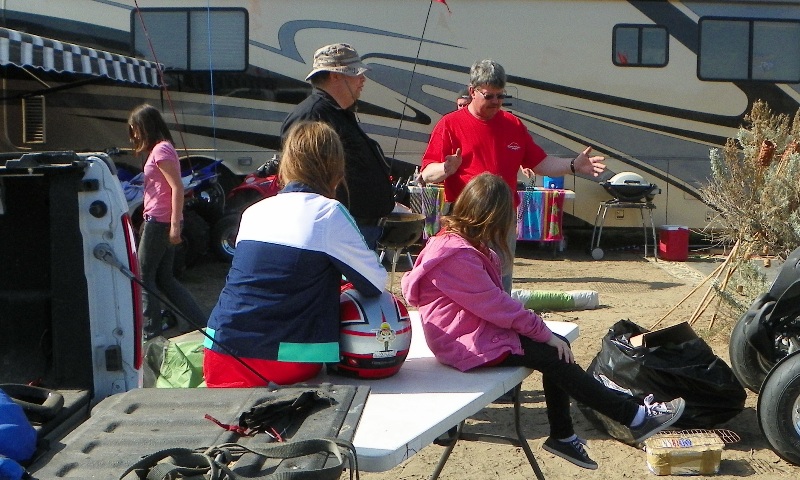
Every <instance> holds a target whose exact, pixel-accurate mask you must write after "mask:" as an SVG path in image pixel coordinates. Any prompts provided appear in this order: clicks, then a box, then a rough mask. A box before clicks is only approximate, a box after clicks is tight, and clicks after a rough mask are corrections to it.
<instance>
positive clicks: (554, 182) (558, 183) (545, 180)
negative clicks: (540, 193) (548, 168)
mask: <svg viewBox="0 0 800 480" xmlns="http://www.w3.org/2000/svg"><path fill="white" fill-rule="evenodd" d="M542 186H543V187H544V188H558V189H563V188H564V177H542Z"/></svg>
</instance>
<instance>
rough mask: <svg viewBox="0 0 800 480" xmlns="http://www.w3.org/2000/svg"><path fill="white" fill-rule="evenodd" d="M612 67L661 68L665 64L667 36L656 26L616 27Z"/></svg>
mask: <svg viewBox="0 0 800 480" xmlns="http://www.w3.org/2000/svg"><path fill="white" fill-rule="evenodd" d="M612 49H613V51H614V58H613V62H614V65H617V66H620V67H663V66H665V65H666V64H667V60H668V57H669V56H668V51H669V35H668V34H667V29H666V28H664V27H661V26H658V25H624V24H620V25H616V26H615V27H614V40H613V46H612Z"/></svg>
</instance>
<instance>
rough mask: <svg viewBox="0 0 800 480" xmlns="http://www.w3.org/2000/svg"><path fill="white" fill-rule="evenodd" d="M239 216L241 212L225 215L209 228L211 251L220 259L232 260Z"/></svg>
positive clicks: (240, 216)
mask: <svg viewBox="0 0 800 480" xmlns="http://www.w3.org/2000/svg"><path fill="white" fill-rule="evenodd" d="M241 218H242V214H241V213H231V214H228V215H225V216H224V217H222V218H221V219H219V221H218V222H217V223H215V224H214V227H213V228H212V229H211V251H212V253H213V254H214V255H215V256H216V257H217V258H219V259H220V260H222V261H225V262H230V261H232V260H233V252H234V251H235V250H236V234H237V233H238V232H239V221H240V220H241Z"/></svg>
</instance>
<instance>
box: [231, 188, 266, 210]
mask: <svg viewBox="0 0 800 480" xmlns="http://www.w3.org/2000/svg"><path fill="white" fill-rule="evenodd" d="M263 198H264V197H263V196H262V195H261V194H260V193H258V192H257V191H255V190H243V191H237V192H236V193H234V194H233V196H231V197H229V198H227V199H226V200H225V210H226V211H227V212H228V213H239V214H241V213H242V212H244V211H245V209H247V207H249V206H250V205H252V204H254V203H256V202H257V201H259V200H261V199H263Z"/></svg>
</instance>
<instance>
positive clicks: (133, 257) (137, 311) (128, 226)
mask: <svg viewBox="0 0 800 480" xmlns="http://www.w3.org/2000/svg"><path fill="white" fill-rule="evenodd" d="M122 227H123V229H124V230H125V247H126V250H127V251H128V268H129V269H130V271H131V273H133V275H134V277H136V278H139V257H138V255H137V254H136V237H135V234H134V229H133V223H131V217H130V216H128V214H127V213H125V214H123V215H122ZM131 301H132V302H133V365H134V367H135V368H136V370H139V369H140V368H142V326H143V325H144V314H143V312H142V287H141V285H139V284H138V283H137V282H135V281H133V280H131Z"/></svg>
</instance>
